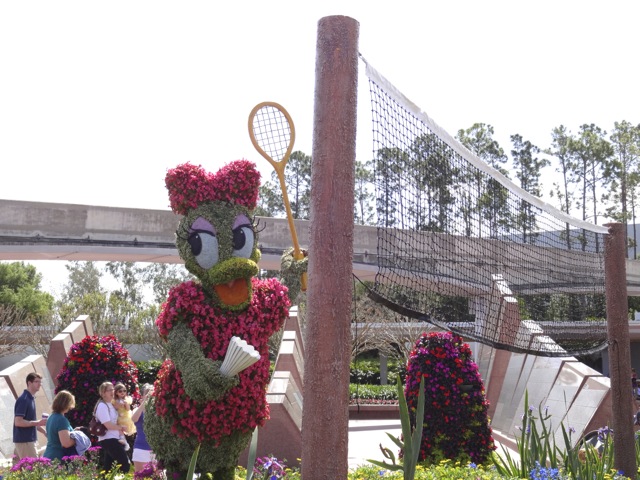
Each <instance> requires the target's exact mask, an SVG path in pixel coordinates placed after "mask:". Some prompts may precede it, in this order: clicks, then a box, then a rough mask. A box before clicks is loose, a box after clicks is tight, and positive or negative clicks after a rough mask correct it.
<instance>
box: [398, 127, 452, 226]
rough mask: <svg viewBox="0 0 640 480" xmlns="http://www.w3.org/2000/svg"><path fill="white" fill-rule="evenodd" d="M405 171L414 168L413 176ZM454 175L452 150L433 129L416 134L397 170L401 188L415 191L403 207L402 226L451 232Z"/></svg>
mask: <svg viewBox="0 0 640 480" xmlns="http://www.w3.org/2000/svg"><path fill="white" fill-rule="evenodd" d="M407 171H409V172H416V176H415V178H413V175H408V174H407ZM458 176H459V172H458V169H457V168H456V167H455V166H454V164H453V162H452V151H451V149H450V148H449V147H448V146H447V145H446V144H445V143H444V142H442V141H441V140H440V139H439V138H438V137H437V136H436V135H435V134H433V133H429V134H424V135H421V136H419V137H417V138H416V139H415V140H414V141H413V143H412V144H411V147H410V149H409V162H408V164H407V165H406V166H405V168H404V169H402V170H401V172H400V179H401V182H402V183H405V185H406V187H405V188H403V190H406V191H408V192H414V195H415V198H414V199H413V200H409V206H408V207H407V212H406V214H407V217H408V219H409V224H408V225H403V226H402V227H403V228H413V229H416V230H424V231H431V232H439V233H448V232H451V225H452V223H453V222H452V219H453V218H455V211H454V208H453V207H454V205H455V202H456V195H455V192H454V190H455V189H456V187H458V186H459V185H458V184H457V183H456V182H457V181H458V180H459V178H458ZM414 182H415V183H414ZM409 194H411V193H409ZM403 218H404V215H403Z"/></svg>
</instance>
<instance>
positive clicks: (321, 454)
mask: <svg viewBox="0 0 640 480" xmlns="http://www.w3.org/2000/svg"><path fill="white" fill-rule="evenodd" d="M358 30H359V24H358V22H357V21H355V20H353V19H352V18H349V17H344V16H331V17H325V18H322V19H320V21H319V22H318V37H317V47H316V85H315V105H314V118H313V149H312V150H313V151H312V166H311V225H310V230H309V234H310V238H309V269H308V273H309V275H308V279H309V280H308V289H307V318H308V322H307V327H306V328H307V331H306V334H305V340H306V341H305V376H304V405H303V412H302V477H303V478H304V479H305V480H316V479H326V480H336V479H343V478H347V473H348V469H349V464H348V447H349V363H350V359H351V328H350V327H351V324H350V320H351V317H350V312H351V302H352V290H353V280H352V278H353V277H352V266H351V264H352V262H353V206H354V178H355V152H356V148H355V139H356V106H357V85H358Z"/></svg>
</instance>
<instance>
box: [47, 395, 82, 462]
mask: <svg viewBox="0 0 640 480" xmlns="http://www.w3.org/2000/svg"><path fill="white" fill-rule="evenodd" d="M75 406H76V399H75V397H74V396H73V394H72V393H71V392H69V391H67V390H60V391H59V392H58V393H57V394H56V396H55V398H54V399H53V403H52V404H51V411H52V412H53V413H52V414H51V415H49V418H48V419H47V448H46V449H45V451H44V454H43V455H42V456H43V457H46V458H49V459H51V460H54V459H57V460H62V457H64V456H65V453H64V450H65V449H70V448H72V447H75V445H76V441H75V440H74V439H73V438H72V436H71V432H72V431H73V428H71V424H70V423H69V420H67V417H65V416H64V415H65V414H66V413H67V412H68V411H69V410H71V409H73V408H74V407H75Z"/></svg>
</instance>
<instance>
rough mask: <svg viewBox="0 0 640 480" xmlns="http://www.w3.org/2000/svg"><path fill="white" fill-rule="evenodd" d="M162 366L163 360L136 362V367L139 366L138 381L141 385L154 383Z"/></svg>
mask: <svg viewBox="0 0 640 480" xmlns="http://www.w3.org/2000/svg"><path fill="white" fill-rule="evenodd" d="M161 366H162V361H161V360H141V361H138V362H136V367H137V368H138V383H139V384H140V385H143V384H145V383H150V384H151V385H153V383H154V382H155V381H156V377H157V376H158V372H159V371H160V367H161Z"/></svg>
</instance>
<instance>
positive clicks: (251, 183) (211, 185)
mask: <svg viewBox="0 0 640 480" xmlns="http://www.w3.org/2000/svg"><path fill="white" fill-rule="evenodd" d="M165 185H166V186H167V190H169V202H170V204H171V210H173V212H174V213H177V214H179V215H186V214H187V212H188V211H189V210H193V209H194V208H197V207H198V206H199V205H201V204H202V203H205V202H211V201H215V200H221V201H225V202H229V203H233V204H237V205H242V206H244V207H246V208H247V209H249V210H250V211H251V210H254V209H255V208H256V205H257V203H258V189H259V188H260V172H258V170H257V169H256V166H255V164H254V163H252V162H250V161H248V160H236V161H234V162H230V163H228V164H227V165H225V166H224V167H222V168H221V169H220V170H218V172H217V173H209V172H207V171H205V169H204V168H202V166H200V165H192V164H191V163H183V164H181V165H178V166H177V167H175V168H171V169H169V170H168V171H167V176H166V177H165Z"/></svg>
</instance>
